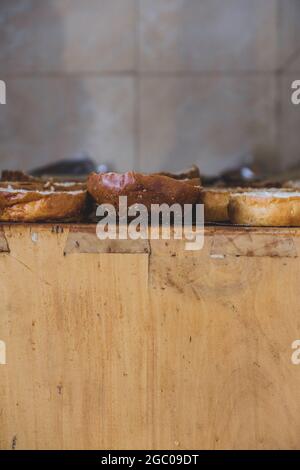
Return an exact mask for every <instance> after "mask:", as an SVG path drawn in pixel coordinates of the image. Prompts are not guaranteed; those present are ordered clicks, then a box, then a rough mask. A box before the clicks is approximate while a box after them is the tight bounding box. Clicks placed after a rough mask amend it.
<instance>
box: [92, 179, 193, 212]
mask: <svg viewBox="0 0 300 470" xmlns="http://www.w3.org/2000/svg"><path fill="white" fill-rule="evenodd" d="M87 189H88V192H89V193H90V195H91V196H92V197H93V198H94V200H95V201H96V202H97V203H98V204H102V203H109V204H112V205H113V206H114V207H115V208H117V207H118V205H119V196H127V198H128V199H127V204H128V206H131V205H133V204H137V203H139V204H144V205H145V206H146V207H147V209H148V210H149V209H151V204H163V203H166V204H168V205H172V204H174V203H178V204H180V205H183V204H196V203H197V202H198V201H199V197H200V187H198V186H193V185H191V184H188V183H186V182H185V181H181V180H176V179H173V178H170V177H168V176H164V175H158V174H153V175H145V174H142V173H135V172H133V171H129V172H127V173H123V174H119V173H99V174H97V173H91V174H90V175H89V177H88V180H87Z"/></svg>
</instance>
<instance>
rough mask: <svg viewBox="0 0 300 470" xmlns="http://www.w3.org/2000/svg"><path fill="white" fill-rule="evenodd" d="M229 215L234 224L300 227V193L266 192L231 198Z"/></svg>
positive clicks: (253, 192)
mask: <svg viewBox="0 0 300 470" xmlns="http://www.w3.org/2000/svg"><path fill="white" fill-rule="evenodd" d="M228 213H229V217H230V221H231V222H232V223H234V224H241V225H253V226H279V227H280V226H284V227H299V226H300V192H297V191H289V190H278V189H277V190H276V189H275V190H265V191H263V190H262V191H257V190H256V191H251V192H247V193H239V194H238V193H237V194H232V195H231V196H230V200H229V205H228Z"/></svg>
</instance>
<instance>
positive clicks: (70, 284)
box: [0, 225, 300, 449]
mask: <svg viewBox="0 0 300 470" xmlns="http://www.w3.org/2000/svg"><path fill="white" fill-rule="evenodd" d="M299 236H300V231H299V230H295V229H293V230H289V229H251V230H249V229H242V228H230V227H210V228H207V229H206V237H205V245H204V249H203V250H201V251H199V252H187V251H185V250H184V243H183V242H182V241H178V240H177V241H163V240H157V241H151V242H149V243H148V242H147V243H145V241H143V242H141V244H140V246H139V244H137V243H136V242H134V243H131V242H128V243H127V242H125V243H124V242H122V243H121V242H120V243H121V246H119V245H118V243H113V244H111V245H109V246H108V245H107V244H104V245H103V247H101V246H99V240H97V239H96V237H93V230H92V229H91V227H89V228H88V227H85V226H60V227H52V226H51V225H31V226H30V225H27V226H26V225H24V226H23V225H11V226H9V225H4V226H2V227H1V230H0V247H1V249H0V279H1V282H0V295H1V304H0V340H2V341H5V343H6V349H7V364H6V365H0V448H1V449H97V448H98V449H137V448H141V449H299V448H300V392H299V391H300V366H295V365H293V364H292V363H291V355H292V352H293V351H292V349H291V344H292V342H293V341H294V340H295V339H300V313H299V312H300V289H299V285H300V260H299V258H298V256H299V253H300V238H299Z"/></svg>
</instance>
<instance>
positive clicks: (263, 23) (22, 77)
mask: <svg viewBox="0 0 300 470" xmlns="http://www.w3.org/2000/svg"><path fill="white" fill-rule="evenodd" d="M0 79H2V80H5V81H6V85H7V104H6V105H1V106H0V167H1V169H3V168H8V169H15V168H23V169H29V168H32V167H34V166H37V165H41V164H43V163H48V162H50V161H54V160H57V159H59V158H63V157H67V156H70V155H72V154H74V153H78V152H81V151H84V152H87V153H89V154H90V155H91V156H92V157H93V158H94V159H95V160H96V161H98V162H99V163H103V162H105V163H108V164H110V166H111V167H112V168H114V169H117V170H126V169H137V170H146V171H151V170H160V169H174V170H176V169H181V168H182V167H185V166H187V165H189V164H191V163H198V164H199V165H200V168H201V169H202V171H205V172H206V173H209V174H211V173H215V172H218V171H221V170H222V169H224V168H228V167H230V166H232V165H235V164H236V163H239V162H240V160H241V158H244V157H242V156H244V155H247V154H249V153H250V154H253V155H254V156H255V159H256V160H258V161H260V162H262V163H263V165H264V166H266V167H267V168H270V169H276V168H284V167H287V166H289V165H291V164H293V163H296V162H298V161H300V139H299V136H298V134H299V131H300V106H299V107H298V108H297V107H296V106H293V105H292V104H291V102H290V95H291V90H290V85H291V82H292V81H293V80H294V79H300V0H0Z"/></svg>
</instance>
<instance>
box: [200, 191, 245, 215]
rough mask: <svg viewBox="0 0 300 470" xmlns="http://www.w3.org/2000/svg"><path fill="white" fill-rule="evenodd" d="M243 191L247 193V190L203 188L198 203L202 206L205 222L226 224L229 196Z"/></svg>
mask: <svg viewBox="0 0 300 470" xmlns="http://www.w3.org/2000/svg"><path fill="white" fill-rule="evenodd" d="M244 191H248V189H245V188H218V187H209V188H203V189H202V190H201V195H200V201H201V202H202V204H204V214H205V222H228V221H229V215H228V204H229V199H230V196H231V194H235V193H238V192H244Z"/></svg>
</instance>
